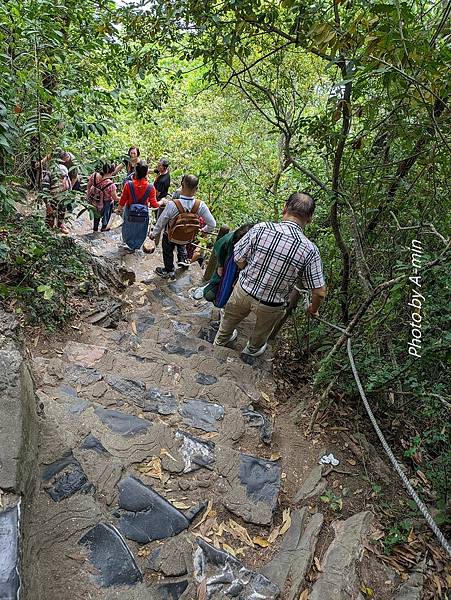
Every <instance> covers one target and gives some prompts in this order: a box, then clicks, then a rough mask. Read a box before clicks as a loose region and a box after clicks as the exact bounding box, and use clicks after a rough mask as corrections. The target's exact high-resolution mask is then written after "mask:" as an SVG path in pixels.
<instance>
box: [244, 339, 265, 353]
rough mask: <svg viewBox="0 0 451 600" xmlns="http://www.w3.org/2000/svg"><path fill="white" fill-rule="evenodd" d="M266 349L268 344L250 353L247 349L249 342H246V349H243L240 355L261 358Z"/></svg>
mask: <svg viewBox="0 0 451 600" xmlns="http://www.w3.org/2000/svg"><path fill="white" fill-rule="evenodd" d="M267 348H268V344H263V346H262V347H261V348H259V349H258V350H256V351H255V352H251V351H250V348H249V342H248V343H247V344H246V347H245V348H243V350H242V351H241V352H242V354H247V355H248V356H261V355H262V354H264V353H265V352H266V349H267Z"/></svg>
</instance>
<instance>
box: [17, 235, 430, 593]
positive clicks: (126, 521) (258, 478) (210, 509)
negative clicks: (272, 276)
mask: <svg viewBox="0 0 451 600" xmlns="http://www.w3.org/2000/svg"><path fill="white" fill-rule="evenodd" d="M119 231H120V230H117V231H116V232H111V233H109V234H106V235H104V236H98V237H91V236H88V237H87V239H88V240H90V243H91V246H92V251H93V253H97V254H99V255H102V256H106V257H111V260H113V259H114V260H117V257H118V256H120V261H122V263H123V265H124V266H125V267H126V268H127V269H129V270H134V271H135V272H136V282H135V283H134V284H133V285H131V286H130V287H129V288H128V289H127V292H126V293H125V294H124V299H123V300H124V303H125V304H124V306H125V307H126V310H125V311H123V312H122V317H121V319H119V321H118V322H116V323H115V328H112V327H102V326H99V325H96V324H93V323H89V322H86V321H83V322H82V323H80V324H79V325H76V326H75V327H78V328H73V329H71V331H72V332H73V334H71V335H70V336H69V338H68V337H67V336H66V337H64V338H63V337H62V336H60V337H58V336H55V339H54V340H53V339H52V341H51V342H50V344H47V345H46V346H45V347H43V346H42V345H40V344H39V342H38V341H36V348H33V347H31V352H32V354H33V358H32V369H33V375H34V379H35V382H36V385H37V390H38V391H37V394H38V400H39V409H40V446H39V447H40V451H39V459H38V460H39V469H40V471H39V473H40V481H39V485H38V488H37V490H36V494H35V498H34V501H33V505H32V508H31V517H30V519H29V521H30V522H29V523H27V524H26V532H27V533H26V540H25V552H24V556H25V559H26V560H29V561H32V564H33V565H35V567H34V569H33V577H32V581H28V582H24V583H25V586H26V587H27V588H28V589H29V590H32V593H31V595H29V596H28V597H29V598H33V600H61V599H63V598H64V599H67V600H82V599H83V600H86V599H93V600H107V599H108V600H112V599H114V598H120V599H121V600H144V599H154V600H177V599H180V600H195V599H198V600H206V599H215V600H216V599H218V600H219V599H222V598H240V599H242V600H257V599H262V600H272V599H276V598H283V599H287V600H299V598H302V600H306V599H307V598H310V600H329V599H332V598H333V599H334V600H341V599H343V600H345V599H346V600H349V599H351V598H352V599H356V600H357V599H358V600H363V599H364V598H366V597H367V596H365V595H363V594H362V592H361V583H360V581H359V578H358V563H359V560H360V558H361V555H362V552H363V544H364V541H365V538H366V536H367V534H368V531H369V528H370V524H371V518H372V515H371V513H370V512H362V513H357V514H355V515H354V516H352V517H351V518H348V519H347V520H345V521H337V522H336V523H335V524H334V525H333V528H332V529H331V531H330V532H329V533H332V532H333V535H329V538H327V539H328V549H327V550H325V551H324V552H323V553H322V561H321V565H322V566H321V567H319V568H318V569H317V570H319V572H318V577H317V578H316V580H315V581H314V582H313V583H312V581H311V578H310V579H308V578H307V576H308V573H309V571H310V569H311V566H312V563H313V560H314V556H315V548H316V545H317V541H318V538H319V536H320V534H321V530H322V528H324V525H323V522H324V517H323V515H322V514H321V513H320V512H316V510H315V509H314V508H312V506H310V505H309V498H311V497H312V496H314V495H315V494H317V493H320V490H321V489H324V487H321V486H322V475H321V468H320V467H316V468H312V469H310V470H308V471H306V472H304V473H303V475H302V477H301V481H300V482H299V484H300V485H299V486H298V487H300V489H299V490H298V493H297V494H296V495H294V494H293V495H292V497H290V498H288V503H289V504H290V505H291V506H292V507H293V509H292V510H291V511H290V510H285V511H284V510H283V506H281V496H282V492H283V488H284V485H285V484H286V483H287V479H289V478H290V477H291V473H292V471H293V470H294V471H295V470H296V468H297V465H290V467H289V468H288V469H285V471H286V472H283V471H282V465H281V460H280V456H279V454H278V453H277V450H278V448H277V444H276V445H272V439H273V435H274V432H273V414H274V409H273V404H274V391H273V382H272V379H271V356H270V355H269V354H268V355H266V356H265V357H262V358H260V359H253V360H252V359H251V360H248V361H247V362H243V360H242V359H241V357H240V354H239V352H237V350H239V349H241V348H242V347H243V346H244V344H245V341H246V335H245V333H246V328H247V326H248V324H245V325H244V329H242V330H241V331H240V337H239V343H238V344H237V347H236V349H227V348H216V347H213V345H212V343H211V342H212V339H213V337H214V333H215V330H214V328H213V327H212V326H211V324H212V321H214V320H215V318H216V319H217V318H218V315H217V311H216V310H215V309H212V306H211V305H209V304H208V303H205V302H204V301H198V300H193V299H192V298H191V296H190V290H192V289H193V288H195V287H196V286H197V285H199V284H200V281H201V271H200V269H198V268H197V267H192V268H191V269H190V270H189V271H188V272H184V273H181V274H179V275H178V278H177V280H176V281H175V282H168V281H163V280H161V279H159V278H157V277H156V276H154V275H153V270H154V268H155V266H157V265H159V264H160V262H161V256H160V255H159V254H158V253H156V254H154V255H139V254H136V255H127V254H125V253H124V254H121V251H120V250H118V248H117V243H118V242H119V241H120V240H119ZM80 233H83V230H82V229H80ZM143 280H146V283H142V281H143ZM92 320H94V321H95V319H91V321H92ZM100 322H102V321H100ZM104 322H105V321H104ZM276 434H277V432H276ZM316 461H317V458H316ZM316 464H317V463H316ZM313 466H314V465H312V467H313ZM287 489H290V486H288V488H287ZM285 495H286V492H285ZM294 496H296V497H294ZM286 500H287V499H286V498H285V501H286ZM329 542H330V543H329ZM326 547H327V546H326ZM400 593H401V594H402V591H401V592H400ZM387 597H390V598H396V597H397V595H396V594H393V595H391V596H386V595H381V596H380V598H384V599H385V598H387ZM419 597H420V596H414V595H412V596H405V595H400V596H399V598H403V599H405V598H409V599H411V600H414V598H419Z"/></svg>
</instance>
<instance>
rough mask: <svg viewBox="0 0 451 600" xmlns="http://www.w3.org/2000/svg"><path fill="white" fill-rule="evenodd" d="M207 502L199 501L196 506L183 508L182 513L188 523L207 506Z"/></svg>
mask: <svg viewBox="0 0 451 600" xmlns="http://www.w3.org/2000/svg"><path fill="white" fill-rule="evenodd" d="M207 506H208V502H201V503H200V504H197V505H196V506H193V507H191V508H190V509H188V510H184V511H183V514H184V515H185V517H186V518H187V519H188V521H189V522H190V523H192V522H193V521H194V520H195V519H196V518H197V517H198V516H199V515H200V514H201V513H203V512H204V510H205V509H206V508H207Z"/></svg>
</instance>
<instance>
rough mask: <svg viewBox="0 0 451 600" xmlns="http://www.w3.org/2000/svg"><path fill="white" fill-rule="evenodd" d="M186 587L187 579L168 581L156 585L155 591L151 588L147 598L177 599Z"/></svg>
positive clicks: (158, 599)
mask: <svg viewBox="0 0 451 600" xmlns="http://www.w3.org/2000/svg"><path fill="white" fill-rule="evenodd" d="M187 587H188V580H187V579H182V581H168V582H167V583H162V584H161V585H159V586H157V587H156V589H155V591H154V590H152V596H149V598H150V597H151V598H155V600H179V598H181V597H182V594H183V593H184V592H185V590H186V588H187ZM155 594H156V595H155Z"/></svg>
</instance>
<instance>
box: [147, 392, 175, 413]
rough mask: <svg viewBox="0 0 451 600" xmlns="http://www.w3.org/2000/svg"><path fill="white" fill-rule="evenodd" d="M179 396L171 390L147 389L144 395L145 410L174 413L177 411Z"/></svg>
mask: <svg viewBox="0 0 451 600" xmlns="http://www.w3.org/2000/svg"><path fill="white" fill-rule="evenodd" d="M177 407H178V402H177V398H176V397H175V396H173V395H172V394H171V393H170V392H164V391H163V390H159V389H158V388H152V389H150V390H147V391H146V393H145V395H144V403H143V407H142V408H143V411H144V412H156V413H158V414H160V415H172V414H174V413H175V412H177Z"/></svg>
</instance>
